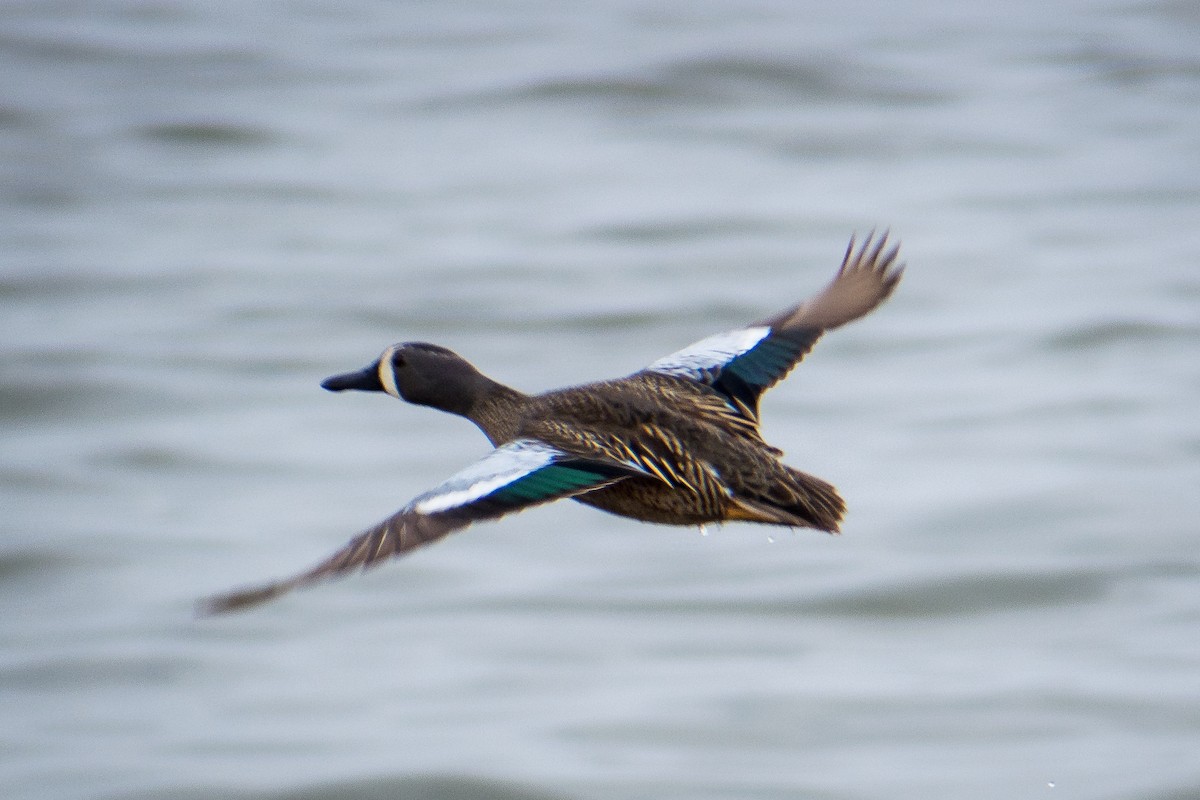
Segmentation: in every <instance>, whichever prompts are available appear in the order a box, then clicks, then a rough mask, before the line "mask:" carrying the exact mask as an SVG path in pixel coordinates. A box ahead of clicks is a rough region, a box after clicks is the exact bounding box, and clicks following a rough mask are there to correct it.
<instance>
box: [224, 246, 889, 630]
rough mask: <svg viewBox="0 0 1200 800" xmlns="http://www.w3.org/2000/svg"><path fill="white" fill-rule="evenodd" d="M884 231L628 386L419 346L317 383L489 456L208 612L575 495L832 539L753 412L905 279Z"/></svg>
mask: <svg viewBox="0 0 1200 800" xmlns="http://www.w3.org/2000/svg"><path fill="white" fill-rule="evenodd" d="M886 245H887V236H886V234H885V235H884V236H882V237H880V238H879V239H878V240H877V241H872V237H867V240H866V241H865V242H863V244H862V246H861V247H858V248H857V249H856V248H855V244H854V240H853V239H851V240H850V246H849V247H847V249H846V255H845V258H843V260H842V264H841V268H840V269H839V270H838V273H837V276H836V277H834V279H833V281H832V282H831V283H830V284H829V285H828V286H827V287H825V289H824V290H822V291H821V292H820V293H819V294H817V295H816V296H814V297H812V298H811V299H809V300H807V301H805V302H803V303H800V304H799V305H796V306H793V307H791V308H789V309H787V310H786V311H782V312H780V313H778V314H776V315H774V316H772V317H768V318H767V319H765V320H762V321H761V322H756V323H754V324H753V325H750V326H749V327H746V328H742V329H741V330H735V331H730V332H728V333H720V334H717V335H715V336H710V337H708V338H707V339H701V340H700V341H699V342H696V343H695V344H693V345H691V346H689V347H685V348H684V349H682V350H680V351H678V352H676V353H672V354H671V355H669V356H665V357H663V358H660V359H659V360H658V361H655V362H654V363H653V364H651V365H650V366H648V367H646V368H645V369H643V370H641V371H640V372H635V373H634V374H632V375H630V376H628V377H625V378H618V379H616V380H610V381H602V382H599V383H589V384H585V385H583V386H574V387H571V388H568V389H559V390H557V391H553V392H547V393H545V394H538V395H528V394H523V393H521V392H518V391H517V390H515V389H511V388H509V387H507V386H504V385H503V384H500V383H497V382H496V381H494V380H492V379H491V378H488V377H487V376H485V375H483V374H482V373H480V372H479V371H478V370H476V369H475V367H473V366H471V365H470V364H469V363H467V362H466V361H465V360H463V359H462V358H461V357H459V356H458V355H457V354H455V353H453V352H451V351H450V350H447V349H446V348H444V347H438V346H437V345H433V344H426V343H423V342H414V343H406V344H396V345H392V346H391V347H389V348H387V349H386V350H384V351H383V354H382V355H381V356H380V357H379V359H378V360H376V361H375V362H374V363H373V364H371V365H370V366H368V367H366V368H365V369H363V370H360V371H358V372H351V373H347V374H345V375H335V376H334V377H331V378H328V379H327V380H326V381H325V382H324V383H322V384H321V385H322V386H323V387H325V388H326V389H329V390H330V391H334V392H340V391H344V390H346V389H358V390H362V391H373V392H386V393H387V394H390V395H392V396H393V397H396V398H399V399H402V400H407V401H408V402H410V403H416V404H418V405H424V406H431V407H433V408H437V409H440V410H442V411H449V412H450V413H452V414H458V415H460V416H463V417H466V418H467V419H469V420H471V421H472V422H474V423H475V424H476V425H478V426H479V427H480V428H481V429H482V430H483V433H484V435H486V436H487V438H488V439H489V440H490V441H491V443H492V444H493V445H494V446H495V448H496V449H495V450H493V451H492V452H491V453H489V454H488V455H487V456H485V457H484V458H483V459H482V460H480V461H479V462H477V463H476V464H474V465H472V466H470V467H468V468H466V469H464V470H463V471H462V472H459V473H458V474H456V475H454V476H452V477H450V478H449V479H448V480H446V481H445V482H443V483H442V484H440V485H438V486H436V487H434V488H433V489H431V490H430V491H428V492H425V493H424V494H422V495H420V496H418V497H417V498H415V499H414V500H413V501H412V502H410V503H409V504H408V505H406V506H405V507H404V508H403V509H401V510H400V511H398V512H397V513H396V514H394V515H393V516H391V517H390V518H388V519H386V520H384V521H383V522H381V523H380V524H378V525H376V526H375V527H373V528H371V529H370V530H368V531H366V532H364V533H362V534H360V535H359V536H357V537H355V538H354V539H352V540H351V541H350V542H349V543H348V544H347V545H346V546H345V547H343V548H342V549H341V550H339V551H338V552H336V553H334V554H333V555H332V556H331V557H330V558H328V559H326V560H325V561H323V562H321V563H320V564H318V565H317V566H315V567H314V568H312V569H310V570H308V571H307V572H304V573H301V574H300V575H297V576H295V577H292V578H288V579H286V580H280V581H276V582H274V583H270V584H267V585H265V586H261V587H257V588H251V589H245V590H242V591H236V592H231V593H229V594H226V595H222V596H218V597H215V598H212V599H210V600H207V601H205V602H204V604H203V606H202V610H204V611H206V612H210V613H215V612H222V611H229V610H232V609H236V608H242V607H245V606H249V605H253V604H255V603H259V602H262V601H264V600H268V599H270V598H272V597H275V596H277V595H279V594H282V593H283V592H286V591H288V590H290V589H294V588H296V587H298V586H302V585H304V584H308V583H312V582H314V581H318V580H321V579H324V578H328V577H332V576H335V575H340V574H342V573H345V572H349V571H352V570H356V569H359V568H363V567H367V566H370V565H372V564H375V563H377V562H379V561H382V560H384V559H386V558H390V557H392V556H397V555H400V554H402V553H406V552H408V551H409V550H412V549H413V548H416V547H419V546H421V545H423V544H426V543H428V542H432V541H433V540H435V539H439V538H441V537H443V536H445V535H446V534H448V533H450V532H452V531H455V530H457V529H459V528H462V527H465V526H466V525H469V524H471V523H472V522H475V521H477V520H481V519H494V518H496V517H500V516H502V515H504V514H508V513H510V512H513V511H520V510H522V509H525V508H529V507H530V506H534V505H537V504H539V503H545V502H548V501H550V500H557V499H559V498H562V497H571V498H574V499H575V500H578V501H579V502H581V503H586V504H588V505H590V506H594V507H596V508H599V509H602V510H604V511H610V512H612V513H614V514H620V515H622V516H626V517H633V518H634V519H638V520H644V521H646V522H659V523H666V524H671V525H703V524H705V523H708V522H725V521H728V520H745V521H748V522H762V523H766V524H768V525H786V526H789V527H806V528H816V529H818V530H822V531H829V532H836V531H837V530H838V523H839V522H840V521H841V518H842V512H843V511H844V509H845V505H844V503H843V502H842V498H841V497H839V496H838V493H837V490H836V489H835V488H834V487H833V486H832V485H830V484H828V483H826V482H825V481H823V480H821V479H819V478H815V477H813V476H812V475H806V474H805V473H803V472H799V471H798V470H795V469H792V468H791V467H789V466H787V465H786V464H784V463H783V462H782V461H780V457H781V456H782V455H783V453H782V452H781V451H780V450H778V449H776V448H774V447H771V446H770V445H768V444H767V443H766V442H765V441H763V439H762V436H761V434H760V433H759V428H758V399H759V397H760V396H761V395H762V393H763V392H764V391H766V390H767V389H769V388H771V387H772V386H774V385H775V383H777V382H778V381H779V380H780V379H782V378H783V377H784V376H785V375H787V373H788V372H789V371H790V370H791V369H792V367H794V366H795V365H796V364H797V363H798V362H799V361H800V359H801V358H803V357H804V355H805V353H807V352H808V351H809V349H810V348H812V346H813V343H815V342H816V341H817V339H818V338H819V337H820V336H821V334H822V333H823V332H824V331H826V330H829V329H830V328H836V327H838V326H839V325H843V324H845V323H847V322H850V321H851V320H854V319H857V318H859V317H861V316H863V315H864V314H866V313H868V312H869V311H871V310H872V309H874V308H875V307H876V306H878V305H879V304H880V303H881V302H883V300H884V299H885V298H887V296H888V295H889V294H891V292H892V290H893V289H895V288H896V283H897V282H898V281H899V280H900V275H901V272H902V271H903V266H902V265H897V264H896V254H897V250H898V247H891V248H888V247H887V246H886Z"/></svg>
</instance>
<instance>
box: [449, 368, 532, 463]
mask: <svg viewBox="0 0 1200 800" xmlns="http://www.w3.org/2000/svg"><path fill="white" fill-rule="evenodd" d="M485 380H486V381H487V383H486V385H485V386H484V387H483V389H482V391H480V392H479V394H478V395H477V398H476V400H475V402H474V403H472V405H471V408H470V409H468V410H467V412H466V413H465V414H463V416H464V417H466V418H467V419H469V420H471V421H472V422H474V423H475V424H476V425H478V426H479V429H480V430H481V431H483V434H484V436H486V437H487V438H488V441H490V442H491V443H492V445H493V446H494V447H498V446H500V445H501V444H504V443H505V442H508V441H511V440H512V439H514V438H516V436H517V429H518V427H519V426H520V422H521V415H522V413H523V412H524V410H525V405H526V403H528V402H529V399H530V397H529V395H527V394H524V393H522V392H518V391H517V390H516V389H512V388H510V387H508V386H505V385H504V384H502V383H497V382H496V381H493V380H492V379H491V378H485Z"/></svg>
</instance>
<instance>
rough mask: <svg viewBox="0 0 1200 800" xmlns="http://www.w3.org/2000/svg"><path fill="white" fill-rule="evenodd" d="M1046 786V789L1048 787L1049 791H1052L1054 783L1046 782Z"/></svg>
mask: <svg viewBox="0 0 1200 800" xmlns="http://www.w3.org/2000/svg"><path fill="white" fill-rule="evenodd" d="M1046 786H1048V787H1050V788H1051V789H1053V788H1054V781H1046Z"/></svg>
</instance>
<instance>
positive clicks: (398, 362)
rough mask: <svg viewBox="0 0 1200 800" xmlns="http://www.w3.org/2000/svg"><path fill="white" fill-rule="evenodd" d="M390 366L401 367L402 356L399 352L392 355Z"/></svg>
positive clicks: (402, 362) (402, 363)
mask: <svg viewBox="0 0 1200 800" xmlns="http://www.w3.org/2000/svg"><path fill="white" fill-rule="evenodd" d="M392 366H393V367H395V368H396V369H400V368H401V367H403V366H404V356H403V355H401V354H400V353H396V354H395V355H394V356H392Z"/></svg>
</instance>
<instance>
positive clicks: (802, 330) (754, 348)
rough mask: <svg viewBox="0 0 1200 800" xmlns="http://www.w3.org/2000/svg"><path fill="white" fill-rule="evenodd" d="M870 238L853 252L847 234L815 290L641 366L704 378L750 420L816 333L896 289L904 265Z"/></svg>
mask: <svg viewBox="0 0 1200 800" xmlns="http://www.w3.org/2000/svg"><path fill="white" fill-rule="evenodd" d="M873 239H874V234H872V235H869V236H867V238H866V240H865V241H864V242H863V243H862V246H861V247H859V248H858V249H857V250H856V249H855V247H854V244H855V242H854V238H853V237H851V239H850V244H849V246H848V247H847V248H846V255H845V257H844V258H843V259H842V265H841V267H840V268H839V269H838V272H837V275H836V276H835V277H834V279H833V281H832V282H831V283H830V284H829V285H828V286H826V287H825V289H824V290H822V291H821V292H820V293H819V294H817V295H816V296H814V297H812V298H810V299H808V300H805V301H804V302H803V303H800V304H799V305H796V306H793V307H791V308H789V309H787V310H786V311H782V312H780V313H778V314H776V315H775V316H773V317H770V318H768V319H765V320H763V321H761V322H756V323H754V324H753V325H750V326H748V327H746V328H742V329H740V330H735V331H727V332H725V333H718V334H716V335H714V336H709V337H708V338H706V339H701V340H700V341H698V342H696V343H695V344H692V345H689V346H688V347H685V348H684V349H682V350H679V351H678V352H675V353H672V354H671V355H669V356H664V357H663V358H660V359H658V360H657V361H655V362H654V363H653V364H651V365H650V366H649V367H647V368H646V370H647V371H649V372H657V373H660V374H663V375H672V376H674V377H678V378H686V379H688V380H693V381H698V382H700V383H703V384H707V385H708V386H711V387H712V388H714V389H716V390H717V391H718V392H720V393H721V394H723V395H724V396H725V397H727V398H728V399H729V400H730V402H731V403H732V404H733V405H734V406H735V407H736V408H738V409H739V410H740V411H741V413H742V414H743V415H744V416H746V417H747V418H748V419H750V420H751V421H754V422H757V421H758V399H759V397H761V396H762V393H763V392H765V391H766V390H767V389H770V388H771V387H772V386H774V385H775V384H776V383H778V382H779V381H780V380H781V379H783V378H784V377H785V376H786V375H787V374H788V373H789V372H790V371H791V370H792V367H794V366H796V364H798V363H800V360H801V359H802V358H804V356H805V354H806V353H808V351H809V350H811V349H812V346H813V344H815V343H816V341H817V339H819V338H820V337H821V334H822V333H824V332H825V331H827V330H829V329H830V328H836V327H838V326H839V325H845V324H846V323H847V322H850V321H852V320H855V319H858V318H859V317H861V316H864V315H865V314H867V313H868V312H870V311H871V310H872V309H874V308H875V307H876V306H878V305H879V304H880V303H882V302H883V301H884V300H886V299H887V297H888V295H890V294H891V293H892V291H893V290H894V289H895V288H896V284H897V283H898V282H899V280H900V275H901V274H902V273H903V271H904V266H903V265H898V266H893V265H894V264H895V262H896V255H897V253H898V252H899V250H900V247H899V245H895V246H893V247H891V248H887V234H886V233H884V234H883V235H882V236H880V237H879V239H878V241H872V240H873ZM885 248H887V249H885Z"/></svg>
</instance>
